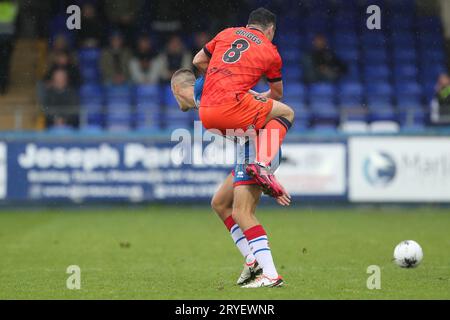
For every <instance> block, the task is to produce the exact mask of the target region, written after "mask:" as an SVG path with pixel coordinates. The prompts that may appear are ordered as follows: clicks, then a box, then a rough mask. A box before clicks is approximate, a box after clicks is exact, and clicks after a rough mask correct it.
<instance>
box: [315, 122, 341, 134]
mask: <svg viewBox="0 0 450 320" xmlns="http://www.w3.org/2000/svg"><path fill="white" fill-rule="evenodd" d="M313 130H314V132H315V133H317V134H334V133H336V125H334V124H328V123H318V124H316V125H314V127H313Z"/></svg>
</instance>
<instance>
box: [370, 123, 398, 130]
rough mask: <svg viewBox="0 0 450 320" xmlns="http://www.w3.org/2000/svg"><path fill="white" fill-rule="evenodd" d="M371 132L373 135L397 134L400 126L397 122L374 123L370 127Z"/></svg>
mask: <svg viewBox="0 0 450 320" xmlns="http://www.w3.org/2000/svg"><path fill="white" fill-rule="evenodd" d="M369 128H370V131H371V132H373V133H397V132H399V131H400V126H399V124H398V123H397V122H395V121H374V122H372V123H370V125H369Z"/></svg>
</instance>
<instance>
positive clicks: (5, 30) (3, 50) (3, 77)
mask: <svg viewBox="0 0 450 320" xmlns="http://www.w3.org/2000/svg"><path fill="white" fill-rule="evenodd" d="M18 12H19V7H18V3H17V2H16V1H8V0H7V1H0V95H3V94H5V93H6V90H7V88H8V84H9V67H10V61H11V54H12V50H13V42H14V33H15V31H16V27H15V26H16V18H17V15H18Z"/></svg>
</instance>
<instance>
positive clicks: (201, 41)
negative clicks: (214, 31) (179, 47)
mask: <svg viewBox="0 0 450 320" xmlns="http://www.w3.org/2000/svg"><path fill="white" fill-rule="evenodd" d="M209 40H211V35H210V34H209V33H208V32H206V31H199V32H196V33H195V34H194V43H193V46H192V50H191V53H192V56H195V55H196V54H197V52H199V51H200V50H201V49H202V48H203V47H204V46H205V44H207V43H208V41H209Z"/></svg>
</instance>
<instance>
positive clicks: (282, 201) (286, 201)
mask: <svg viewBox="0 0 450 320" xmlns="http://www.w3.org/2000/svg"><path fill="white" fill-rule="evenodd" d="M282 188H283V187H282ZM275 200H276V202H277V203H278V204H279V205H280V206H283V207H287V206H289V205H290V204H291V195H290V194H289V193H288V192H287V191H286V190H285V189H284V188H283V195H282V196H280V197H278V198H276V199H275Z"/></svg>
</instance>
